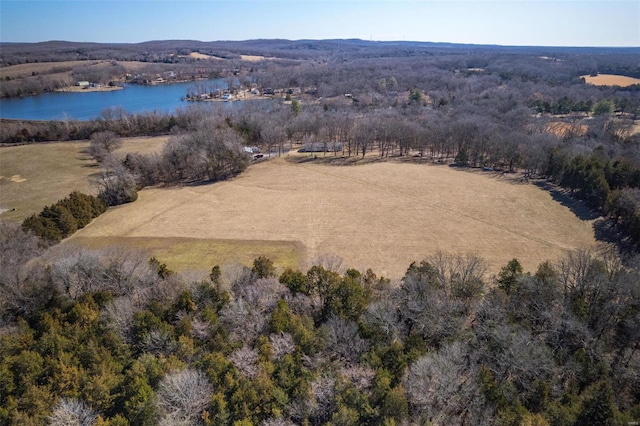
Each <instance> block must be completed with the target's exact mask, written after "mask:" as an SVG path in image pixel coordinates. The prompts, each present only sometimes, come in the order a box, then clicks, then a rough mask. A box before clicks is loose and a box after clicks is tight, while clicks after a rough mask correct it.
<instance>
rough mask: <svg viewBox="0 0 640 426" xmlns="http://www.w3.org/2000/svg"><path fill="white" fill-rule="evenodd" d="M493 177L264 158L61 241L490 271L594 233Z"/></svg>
mask: <svg viewBox="0 0 640 426" xmlns="http://www.w3.org/2000/svg"><path fill="white" fill-rule="evenodd" d="M499 176H500V175H499V174H493V173H484V172H476V173H471V172H468V171H462V170H455V169H452V168H449V167H446V166H432V165H419V164H403V163H392V162H386V163H375V164H367V165H358V166H349V167H347V166H345V167H337V166H327V165H320V164H315V163H298V162H287V161H285V159H284V158H279V159H272V160H269V161H266V162H263V163H260V164H256V165H254V166H252V167H251V168H250V169H249V170H248V171H247V172H245V173H244V174H243V175H241V176H239V177H237V178H235V179H233V180H231V181H227V182H222V183H217V184H213V185H199V186H188V187H183V188H169V189H166V188H149V189H145V190H143V191H141V192H140V194H139V198H138V200H137V201H136V202H135V203H132V204H129V205H124V206H119V207H117V208H113V209H111V210H110V211H109V212H107V213H106V214H104V215H102V216H101V217H99V218H98V219H96V220H95V221H94V222H93V223H91V224H90V225H89V226H88V227H86V228H85V229H83V230H81V231H79V232H78V233H76V234H75V235H74V236H73V237H71V239H70V240H69V242H71V243H77V244H83V245H84V244H86V245H91V246H105V245H118V244H130V245H133V246H139V247H142V248H146V249H147V250H148V251H149V253H150V254H151V255H155V256H157V257H158V258H159V259H160V260H161V261H164V262H167V263H168V265H169V267H170V268H175V269H182V268H186V267H194V266H199V267H200V269H208V268H211V266H212V265H214V264H220V263H224V262H229V261H239V262H243V263H246V264H248V263H250V260H251V258H253V257H255V256H256V255H267V256H270V257H272V258H273V259H274V260H275V262H276V265H277V266H280V267H282V266H286V265H292V264H294V265H295V264H300V265H306V264H307V262H308V261H309V260H313V259H314V258H317V257H318V256H322V255H323V254H331V255H338V256H340V257H342V258H343V259H344V260H345V263H346V264H348V265H349V266H351V267H355V268H358V269H360V270H365V269H366V268H372V269H373V270H374V271H375V272H376V273H378V274H383V275H385V276H389V277H396V278H397V277H400V276H401V275H402V274H403V272H404V271H405V270H406V268H407V266H408V265H409V264H410V263H411V262H412V261H416V260H418V261H419V260H421V259H423V258H424V257H425V256H426V255H429V254H431V253H434V252H435V251H438V250H443V251H448V252H453V253H469V252H471V253H477V254H480V255H481V256H483V257H484V258H485V259H486V260H487V261H488V262H489V265H490V270H491V272H493V273H495V272H497V271H498V270H499V268H500V267H501V266H503V265H504V264H506V262H507V261H509V260H510V259H512V258H514V257H517V258H518V259H519V260H520V261H521V262H522V264H523V265H524V267H525V268H526V269H528V270H532V269H534V268H535V267H536V266H537V265H538V264H539V263H540V262H542V261H544V260H547V259H549V260H556V259H557V258H558V257H559V256H560V255H562V254H563V253H564V252H565V250H567V249H572V248H576V247H584V246H589V245H592V244H594V243H595V240H594V235H593V229H592V225H593V224H592V222H591V221H583V220H580V219H579V218H578V217H577V216H576V215H575V214H574V213H572V211H571V210H570V209H569V208H568V207H565V206H563V205H561V204H559V203H558V202H556V201H554V200H553V199H552V197H551V195H550V194H549V193H548V192H546V191H543V190H541V189H539V188H538V187H536V186H534V185H528V184H517V183H514V182H509V181H507V180H506V179H505V178H500V177H499ZM221 253H222V255H221ZM247 253H249V254H250V255H247Z"/></svg>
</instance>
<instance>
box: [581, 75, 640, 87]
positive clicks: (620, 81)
mask: <svg viewBox="0 0 640 426" xmlns="http://www.w3.org/2000/svg"><path fill="white" fill-rule="evenodd" d="M581 77H582V78H584V80H585V81H586V82H587V84H593V85H595V86H620V87H627V86H631V85H633V84H640V79H638V78H633V77H627V76H624V75H613V74H598V75H597V76H594V77H592V76H590V75H583V76H581Z"/></svg>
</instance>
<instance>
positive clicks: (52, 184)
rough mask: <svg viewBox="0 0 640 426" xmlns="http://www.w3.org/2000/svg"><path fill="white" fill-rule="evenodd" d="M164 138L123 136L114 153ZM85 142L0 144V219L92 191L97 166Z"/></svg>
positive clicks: (156, 146) (156, 144) (153, 146)
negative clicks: (88, 152)
mask: <svg viewBox="0 0 640 426" xmlns="http://www.w3.org/2000/svg"><path fill="white" fill-rule="evenodd" d="M168 138H169V137H168V136H159V137H146V138H145V137H141V138H124V139H123V145H122V147H121V148H120V149H118V150H117V153H120V154H126V153H129V152H138V153H141V154H149V153H152V152H158V151H160V150H161V149H162V146H163V145H164V143H165V142H166V141H167V139H168ZM88 145H89V144H88V142H86V141H83V142H53V143H45V144H42V143H40V144H31V145H22V146H10V147H2V148H0V219H5V220H10V221H22V220H23V219H24V218H26V217H28V216H30V215H31V214H33V213H38V212H39V211H40V210H42V208H43V207H44V206H46V205H50V204H53V203H55V202H56V201H58V200H60V199H62V198H64V197H66V196H67V195H69V193H71V192H72V191H76V190H77V191H80V192H84V193H86V194H94V193H95V191H96V189H95V188H94V187H93V186H92V185H91V183H90V177H91V175H93V174H95V173H96V172H97V171H98V169H97V167H96V164H95V162H94V161H93V159H91V158H90V157H89V155H88V154H86V153H85V150H86V149H87V147H88ZM14 209H15V210H14Z"/></svg>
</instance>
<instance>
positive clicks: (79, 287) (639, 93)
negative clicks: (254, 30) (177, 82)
mask: <svg viewBox="0 0 640 426" xmlns="http://www.w3.org/2000/svg"><path fill="white" fill-rule="evenodd" d="M193 52H198V53H200V54H203V55H212V56H217V57H219V58H224V61H222V62H220V61H219V60H215V61H208V60H198V59H195V58H193V57H191V56H189V55H190V53H193ZM637 54H638V49H575V48H535V47H531V48H509V47H497V46H463V45H447V44H429V43H408V42H407V43H374V42H365V41H360V40H327V41H296V42H291V41H286V40H256V41H248V42H216V43H202V42H191V41H166V42H149V43H142V44H137V45H101V44H88V43H87V44H78V43H65V42H50V43H42V44H35V45H25V44H15V45H12V44H6V43H3V44H2V49H1V50H0V59H1V61H2V62H1V63H2V67H8V66H11V65H17V64H24V63H26V62H27V60H28V61H37V62H49V61H71V60H73V61H78V60H80V61H91V60H109V61H140V62H144V63H147V65H148V66H149V67H150V68H148V70H150V71H149V73H150V74H153V75H155V74H154V73H161V72H165V71H169V70H174V69H176V70H177V69H181V70H183V71H184V72H185V75H187V74H188V73H189V72H191V71H189V70H195V68H197V69H198V71H197V72H198V73H200V74H199V75H204V76H206V75H216V76H223V77H227V78H228V81H229V90H230V91H231V92H233V91H239V90H249V89H257V90H259V91H260V92H264V91H265V90H266V89H267V88H268V89H270V90H271V91H273V93H274V94H275V95H276V96H270V97H268V98H265V99H262V100H258V101H255V102H253V101H251V102H250V101H246V102H243V103H242V104H241V105H239V106H238V107H234V108H226V107H224V106H223V105H221V104H219V103H218V104H212V103H204V102H202V103H193V104H191V105H189V106H187V107H185V108H182V109H180V110H178V111H175V112H174V113H160V112H150V113H145V114H130V113H128V112H127V111H124V110H122V109H121V108H118V107H113V108H109V109H107V110H105V111H103V112H102V114H101V115H100V116H99V117H96V118H95V119H93V120H88V121H75V120H65V121H52V122H20V121H12V120H6V121H3V122H2V126H1V127H0V142H1V143H2V144H22V143H37V142H42V141H50V140H85V139H86V140H90V143H89V148H88V149H89V153H90V154H91V155H92V156H93V157H94V158H95V159H96V161H97V162H98V164H99V166H100V172H99V173H98V187H99V194H98V197H91V196H85V195H83V194H79V193H73V194H70V195H69V197H67V198H65V199H63V200H60V201H59V202H58V203H56V204H54V205H52V206H48V207H44V208H43V210H42V212H40V213H39V214H37V215H33V216H32V217H30V218H28V219H27V220H25V222H24V223H23V226H19V225H14V224H9V223H0V360H1V362H0V423H2V424H12V425H13V424H15V425H40V424H47V423H49V424H81V425H91V424H99V425H155V424H162V425H182V424H184V425H191V424H206V425H290V424H303V425H325V424H334V425H359V424H371V425H378V424H379V425H388V426H390V425H403V424H487V425H493V424H498V425H546V424H549V425H591V424H628V423H629V422H637V421H639V419H640V377H639V374H640V334H639V333H640V258H638V255H637V252H638V250H637V247H638V242H639V241H640V135H639V133H638V130H637V126H638V124H637V120H638V114H640V86H638V85H634V86H628V87H618V86H614V87H598V86H593V85H589V84H586V83H585V81H584V79H582V78H581V76H583V75H590V74H597V73H611V74H621V75H627V76H635V77H640V63H638V59H637V58H638V55H637ZM242 55H259V56H263V57H264V58H265V59H264V60H260V61H251V62H249V61H245V60H243V59H242ZM225 61H226V62H225ZM113 68H114V69H116V68H117V69H118V70H120V69H119V68H118V66H117V65H114V67H113ZM85 71H86V70H85ZM120 71H122V70H120ZM120 71H118V72H120ZM74 72H75V71H74ZM193 72H195V71H193ZM81 75H83V74H81V73H78V74H77V77H78V78H79V77H80V76H81ZM84 75H86V74H84ZM31 77H33V78H34V79H37V78H38V77H43V76H30V77H29V78H31ZM115 77H116V75H115V74H113V75H108V76H107V77H105V78H106V79H111V78H115ZM41 81H42V79H41ZM5 83H11V81H8V82H3V83H2V84H3V90H4V87H6V86H5ZM43 87H44V86H40V88H41V89H42V88H43ZM202 88H203V90H206V82H203V83H202ZM12 90H13V89H12ZM125 90H126V89H125ZM33 92H34V93H35V92H37V90H36V91H33ZM25 93H30V92H29V91H26V92H25ZM185 95H186V94H185ZM160 134H162V135H170V138H169V141H168V142H167V144H166V146H165V147H164V149H163V150H162V151H161V152H160V153H157V154H153V155H139V154H129V155H126V156H118V155H115V154H114V151H115V149H116V148H117V146H118V144H119V140H120V138H122V137H128V136H137V135H160ZM243 146H256V147H258V148H259V149H260V151H261V153H262V154H264V155H266V156H271V155H286V152H288V151H289V150H290V149H304V150H307V151H314V152H315V155H316V157H318V159H319V160H320V161H324V162H326V163H328V164H332V163H333V162H334V161H333V160H335V163H336V164H351V163H355V162H356V161H365V160H367V159H376V160H378V161H394V160H401V161H413V162H418V163H443V164H449V165H451V166H455V167H467V168H483V169H485V170H488V171H493V172H496V173H505V174H507V173H508V174H512V173H513V174H517V175H518V176H520V177H521V179H522V181H523V183H526V182H529V183H530V184H536V185H539V186H541V187H543V188H545V189H550V190H552V191H563V192H564V193H565V194H566V195H568V196H572V197H576V198H580V199H583V200H584V201H585V203H586V204H587V205H588V206H589V207H590V208H591V209H592V211H593V212H594V214H596V215H599V216H602V219H601V221H600V222H599V223H601V224H604V225H603V226H604V227H606V228H607V231H608V234H609V235H610V237H609V241H614V242H616V243H617V245H613V246H607V247H604V246H603V247H602V248H597V249H591V250H576V251H571V252H568V253H567V254H566V256H564V257H563V258H561V259H550V260H549V261H548V262H545V263H543V264H540V265H539V266H538V268H537V269H536V270H535V271H524V270H523V269H522V267H521V265H520V263H519V262H518V260H517V259H513V260H512V261H510V262H509V263H508V264H506V265H504V266H503V268H502V269H501V271H500V272H499V274H497V275H496V276H489V275H488V274H487V269H486V265H485V262H484V261H483V259H482V258H481V256H477V255H470V254H450V253H445V252H439V253H435V254H432V255H430V256H428V257H426V258H425V259H420V260H417V262H415V263H413V264H411V265H407V270H406V273H405V275H404V277H403V278H402V279H401V280H399V281H398V282H394V281H390V280H388V279H386V278H384V277H379V276H377V275H376V273H375V271H371V270H367V271H357V270H355V269H349V268H347V267H345V266H344V265H342V263H341V261H340V260H339V259H338V258H333V257H330V256H327V257H325V258H322V259H318V260H317V262H315V264H313V265H311V266H309V267H308V268H306V269H305V270H292V269H287V270H277V269H276V268H275V267H274V265H273V263H272V262H271V260H269V259H268V258H264V257H260V258H257V259H255V261H254V263H253V265H252V266H251V267H249V266H242V265H220V266H218V265H211V268H212V269H211V271H210V274H209V276H208V277H206V278H204V279H203V278H202V277H195V276H194V274H190V273H181V274H179V273H176V272H174V271H171V270H170V269H169V267H168V266H167V265H165V264H163V263H161V262H159V261H158V260H157V259H148V258H147V257H146V256H145V254H144V253H139V252H135V251H130V250H126V249H117V250H87V249H84V250H79V249H75V248H73V247H71V246H68V245H56V243H57V242H58V241H59V240H60V239H62V238H64V237H66V236H68V235H70V234H72V233H73V232H74V231H75V230H76V229H79V228H81V227H82V226H85V225H86V224H87V223H89V221H91V219H92V218H94V217H96V216H97V215H99V214H101V213H102V212H104V210H105V208H106V206H112V205H117V204H121V203H124V202H135V199H136V197H137V191H138V190H140V189H142V188H144V187H146V186H150V185H158V184H163V185H181V184H193V183H213V182H216V181H220V180H224V179H228V178H231V177H233V176H236V175H238V174H239V173H242V172H243V171H244V170H245V169H246V168H247V167H250V163H251V160H252V157H251V156H250V155H249V154H248V153H247V152H245V151H243ZM425 167H426V165H425Z"/></svg>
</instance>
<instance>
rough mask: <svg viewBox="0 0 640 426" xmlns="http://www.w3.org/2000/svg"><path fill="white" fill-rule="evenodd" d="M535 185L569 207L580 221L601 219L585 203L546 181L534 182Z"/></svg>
mask: <svg viewBox="0 0 640 426" xmlns="http://www.w3.org/2000/svg"><path fill="white" fill-rule="evenodd" d="M533 184H534V185H536V186H537V187H538V188H541V189H544V190H545V191H547V192H548V193H549V194H551V197H552V198H553V199H554V200H555V201H557V202H558V203H560V204H562V205H563V206H565V207H568V208H569V210H571V212H572V213H573V214H575V215H576V216H577V217H578V218H579V219H580V220H594V219H597V218H599V217H600V214H599V213H598V212H596V211H594V210H593V209H591V208H590V207H589V206H587V205H586V204H585V203H584V202H583V201H581V200H578V199H576V198H574V197H572V196H571V195H569V194H567V193H566V192H565V191H564V190H562V189H560V188H558V187H557V186H555V185H553V184H551V183H549V182H547V181H545V180H540V181H537V182H533Z"/></svg>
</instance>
